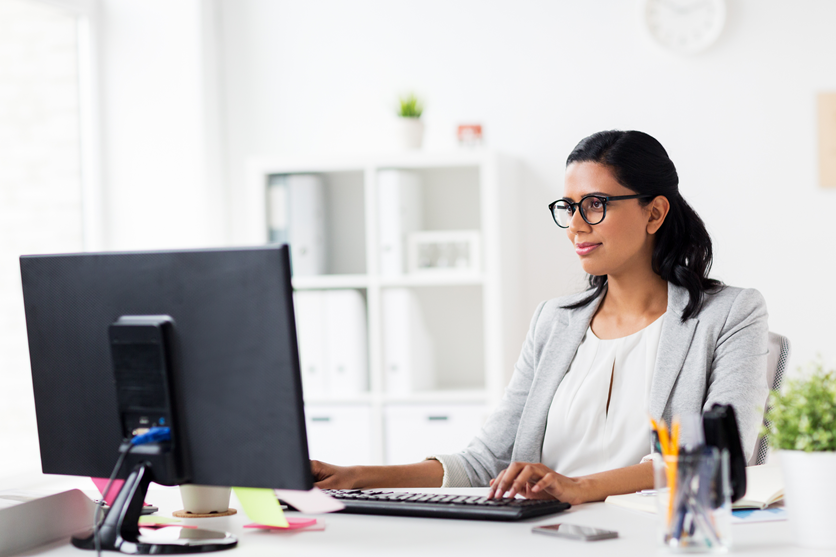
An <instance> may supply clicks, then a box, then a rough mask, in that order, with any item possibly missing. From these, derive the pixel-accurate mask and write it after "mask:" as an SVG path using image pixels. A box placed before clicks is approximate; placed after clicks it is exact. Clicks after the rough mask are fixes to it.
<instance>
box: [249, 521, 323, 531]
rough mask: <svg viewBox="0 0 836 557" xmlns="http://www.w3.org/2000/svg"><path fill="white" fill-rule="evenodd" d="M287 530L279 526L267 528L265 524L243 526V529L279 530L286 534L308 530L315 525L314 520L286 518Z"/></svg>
mask: <svg viewBox="0 0 836 557" xmlns="http://www.w3.org/2000/svg"><path fill="white" fill-rule="evenodd" d="M287 524H288V526H287V528H282V527H281V526H267V525H265V524H255V523H253V524H245V525H244V528H259V529H262V530H280V531H282V532H286V531H288V530H300V529H302V528H309V527H311V526H315V525H316V519H315V518H288V519H287Z"/></svg>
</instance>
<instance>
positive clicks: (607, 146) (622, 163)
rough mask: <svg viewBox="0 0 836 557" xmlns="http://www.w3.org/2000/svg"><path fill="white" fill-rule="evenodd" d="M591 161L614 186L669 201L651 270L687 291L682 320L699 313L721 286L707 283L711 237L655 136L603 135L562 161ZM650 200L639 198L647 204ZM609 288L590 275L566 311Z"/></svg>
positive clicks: (586, 141) (599, 277)
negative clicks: (602, 168) (581, 296)
mask: <svg viewBox="0 0 836 557" xmlns="http://www.w3.org/2000/svg"><path fill="white" fill-rule="evenodd" d="M575 162H595V163H599V164H603V165H604V166H606V167H608V168H609V169H610V170H611V171H612V173H613V175H614V176H615V178H616V180H618V183H619V184H621V185H622V186H624V187H626V188H629V189H631V190H633V191H634V192H636V193H639V194H642V195H650V196H653V197H656V196H659V195H663V196H665V197H666V198H667V199H668V201H669V202H670V211H669V212H668V215H667V217H666V218H665V222H664V223H663V224H662V226H661V227H660V228H659V230H658V231H657V232H656V238H655V243H654V245H653V258H652V265H653V271H654V272H655V273H656V274H658V275H659V276H660V277H662V278H663V279H665V280H666V281H668V282H671V283H673V284H675V285H677V286H681V287H683V288H685V289H686V290H688V295H689V301H688V304H687V305H686V306H685V311H683V313H682V321H685V320H687V319H690V318H691V317H694V316H696V315H697V314H699V312H700V310H701V309H702V306H703V302H704V300H705V294H706V292H713V291H716V290H719V289H720V288H722V287H723V283H722V282H720V281H718V280H715V279H711V278H708V273H709V271H710V270H711V262H712V258H713V255H712V250H711V237H710V236H709V235H708V231H707V230H706V229H705V224H704V223H703V221H702V219H701V218H700V217H699V215H697V213H696V212H695V211H694V210H693V209H692V208H691V206H690V205H688V203H687V202H686V201H685V199H683V198H682V196H681V195H680V194H679V176H678V175H677V173H676V168H675V167H674V165H673V162H672V161H671V159H670V157H668V153H667V151H665V148H664V147H662V144H661V143H659V142H658V141H657V140H656V139H654V138H653V137H651V136H649V135H647V134H646V133H642V132H638V131H617V130H613V131H604V132H598V133H596V134H593V135H590V136H589V137H587V138H585V139H583V140H581V142H580V143H578V145H577V146H576V147H575V149H574V150H573V151H572V152H571V153H570V154H569V158H567V159H566V166H569V165H570V164H572V163H575ZM651 201H652V198H647V199H639V202H640V203H642V204H644V205H648V204H649V203H650V202H651ZM606 288H607V276H606V275H597V276H596V275H589V289H590V290H591V291H592V292H591V294H590V295H589V296H588V297H586V298H584V299H583V300H581V301H580V302H577V303H574V304H572V305H569V306H566V307H567V308H568V309H575V308H579V307H584V306H586V305H588V304H590V303H591V302H592V300H594V299H596V298H597V297H598V296H600V295H601V294H602V293H603V292H604V290H605V289H606Z"/></svg>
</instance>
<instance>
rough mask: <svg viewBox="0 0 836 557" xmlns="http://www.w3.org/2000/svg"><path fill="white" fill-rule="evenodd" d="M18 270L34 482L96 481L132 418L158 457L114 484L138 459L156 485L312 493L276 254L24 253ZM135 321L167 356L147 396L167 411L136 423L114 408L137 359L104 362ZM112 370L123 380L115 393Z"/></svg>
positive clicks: (134, 455)
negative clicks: (150, 435) (37, 475)
mask: <svg viewBox="0 0 836 557" xmlns="http://www.w3.org/2000/svg"><path fill="white" fill-rule="evenodd" d="M20 264H21V274H22V283H23V296H24V306H25V311H26V325H27V330H28V339H29V353H30V359H31V366H32V382H33V387H34V394H35V408H36V415H37V421H38V436H39V442H40V450H41V463H42V467H43V471H44V472H45V473H49V474H70V475H79V476H93V477H108V476H109V475H110V473H111V471H112V469H113V467H114V464H115V462H116V460H117V457H118V456H119V455H120V447H124V441H125V438H126V436H127V437H130V436H131V435H132V434H136V433H137V432H138V431H139V429H140V428H139V427H138V424H139V420H143V419H145V421H146V422H147V421H149V420H150V421H151V422H155V420H157V421H160V420H163V418H162V417H163V416H165V417H166V418H167V420H168V421H165V423H164V425H166V426H171V428H172V431H171V436H172V440H171V442H170V443H169V445H168V446H167V447H168V449H166V450H164V451H162V452H163V453H166V451H167V453H166V454H162V455H161V454H159V451H157V452H154V450H145V452H144V453H143V452H142V451H141V450H139V449H141V448H142V447H139V448H137V451H136V452H134V451H131V453H129V454H128V456H127V459H126V461H125V465H124V466H123V467H122V469H121V470H120V471H119V472H118V475H117V477H122V478H125V477H127V476H128V475H129V474H131V473H132V471H133V470H135V469H136V467H137V465H138V464H141V463H143V462H144V463H146V464H148V468H149V470H150V471H146V475H149V478H150V479H151V480H153V481H155V482H157V483H161V484H165V485H177V484H181V483H194V484H200V485H214V486H242V487H264V488H284V489H304V490H308V489H311V488H312V487H313V480H312V477H311V471H310V461H309V458H308V447H307V438H306V433H305V420H304V408H303V402H302V384H301V378H300V373H299V357H298V351H297V344H296V327H295V319H294V313H293V298H292V287H291V282H290V260H289V250H288V248H287V246H266V247H258V248H249V249H214V250H187V251H156V252H134V253H84V254H71V255H30V256H23V257H21V259H20ZM120 319H121V320H122V321H120ZM143 320H145V321H146V323H145V324H146V325H147V324H148V323H152V324H154V323H156V326H157V327H158V329H157V331H158V333H159V334H160V335H162V336H161V337H160V338H162V339H163V340H164V341H165V342H164V343H163V344H165V345H167V348H166V349H165V354H164V360H165V361H163V362H162V367H163V368H166V369H165V370H164V375H165V378H166V381H167V382H166V383H165V385H162V383H160V384H157V385H156V387H154V386H153V385H152V387H149V389H150V390H151V391H153V389H154V388H156V389H158V390H160V389H161V390H163V391H170V392H167V394H168V395H170V404H171V408H167V409H166V408H162V409H159V412H157V414H153V412H151V413H150V414H148V416H145V417H143V416H140V415H139V414H137V413H136V412H134V413H133V414H131V412H130V411H128V410H130V409H128V410H126V408H127V407H130V399H131V397H132V396H133V398H134V401H136V400H139V399H137V397H136V396H134V395H133V394H132V393H133V392H134V391H136V384H135V383H136V381H137V380H138V381H140V383H141V382H142V381H143V380H144V379H143V377H144V376H141V375H140V376H138V375H136V373H135V371H136V369H140V368H142V365H141V362H140V364H137V363H136V362H137V361H140V360H142V359H143V356H142V354H141V351H139V352H137V351H136V350H134V352H130V353H127V354H128V355H127V356H125V355H124V354H123V355H122V356H119V355H118V353H117V352H118V346H126V344H124V343H126V342H127V346H131V343H132V342H134V340H131V338H132V337H131V335H134V337H136V335H137V334H138V335H139V337H142V335H144V334H146V333H145V332H143V330H142V329H141V327H140V328H139V329H134V330H132V329H131V328H130V325H131V324H133V325H137V324H139V325H142V324H143ZM117 323H119V325H115V324H117ZM125 323H127V325H129V327H128V328H127V329H125V328H122V329H120V328H119V326H120V325H125ZM114 327H116V328H114ZM120 331H121V332H120ZM145 331H146V332H147V331H148V328H147V327H146V329H145ZM126 335H127V336H126ZM152 336H153V331H152ZM120 339H121V340H120ZM126 339H127V340H126ZM140 341H141V339H140ZM119 342H122V343H123V344H122V345H120V344H119ZM137 342H139V341H137ZM149 342H150V341H149ZM114 347H117V348H114ZM146 348H147V346H146ZM114 350H116V351H114ZM136 354H139V356H137V355H136ZM146 359H147V358H146ZM152 359H153V358H152ZM114 361H116V367H117V368H119V367H120V366H121V367H122V368H124V369H123V370H122V375H121V376H120V377H121V379H120V381H121V380H125V378H126V377H127V380H126V381H127V383H124V384H121V386H120V385H117V381H116V375H115V373H114ZM120 361H121V362H122V363H121V364H120V363H119V362H120ZM125 362H127V364H126V363H125ZM125 366H127V367H125ZM125 369H127V372H125ZM158 379H159V378H158ZM131 381H134V383H131ZM158 383H159V382H158ZM161 385H162V386H161ZM131 389H134V391H132V390H131ZM146 391H148V389H146ZM126 393H127V394H126ZM141 394H142V393H140V395H141ZM145 394H147V392H146V393H145ZM137 396H139V395H137ZM126 400H127V401H128V402H127V403H126ZM140 402H141V400H140ZM126 404H127V406H126ZM140 406H141V404H140ZM152 414H153V415H152ZM149 416H150V417H149ZM155 416H156V417H155ZM149 425H163V424H156V422H155V423H152V424H149ZM137 481H138V480H137ZM129 482H130V479H129ZM146 485H147V484H146ZM126 486H128V484H127V483H126ZM123 491H125V489H124V488H123ZM142 491H143V492H144V489H142ZM122 495H123V494H122V493H120V497H119V498H117V502H116V503H114V508H116V507H117V506H118V505H119V499H120V498H123V497H122ZM143 495H144V493H143ZM140 504H141V501H140ZM138 510H139V509H137V512H138Z"/></svg>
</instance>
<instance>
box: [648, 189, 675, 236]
mask: <svg viewBox="0 0 836 557" xmlns="http://www.w3.org/2000/svg"><path fill="white" fill-rule="evenodd" d="M647 208H648V210H649V218H648V220H647V233H648V234H656V232H657V231H658V230H659V228H660V227H661V226H662V224H663V223H664V222H665V218H666V217H667V216H668V212H669V211H670V210H671V203H670V201H668V198H667V197H665V196H664V195H657V196H656V198H654V199H653V201H651V202H650V205H648V207H647Z"/></svg>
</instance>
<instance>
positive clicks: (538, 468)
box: [488, 462, 585, 505]
mask: <svg viewBox="0 0 836 557" xmlns="http://www.w3.org/2000/svg"><path fill="white" fill-rule="evenodd" d="M506 494H507V497H515V496H516V495H517V494H520V495H522V496H523V497H525V498H526V499H559V500H561V501H563V502H564V503H569V504H571V505H578V504H580V503H583V502H584V501H585V498H584V496H583V495H584V494H583V488H582V486H581V483H580V481H579V480H578V479H576V478H568V477H566V476H562V475H560V474H558V473H557V472H555V471H554V470H552V469H551V468H549V467H548V466H546V465H544V464H534V463H530V462H512V463H511V465H510V466H509V467H508V468H506V469H505V470H503V471H502V472H500V473H499V474H497V476H496V478H494V479H493V480H491V489H490V491H489V492H488V499H491V498H493V497H503V496H506Z"/></svg>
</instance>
